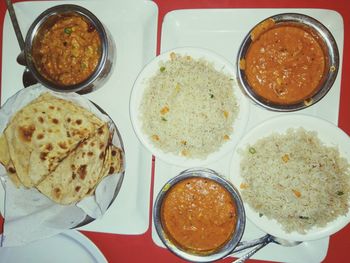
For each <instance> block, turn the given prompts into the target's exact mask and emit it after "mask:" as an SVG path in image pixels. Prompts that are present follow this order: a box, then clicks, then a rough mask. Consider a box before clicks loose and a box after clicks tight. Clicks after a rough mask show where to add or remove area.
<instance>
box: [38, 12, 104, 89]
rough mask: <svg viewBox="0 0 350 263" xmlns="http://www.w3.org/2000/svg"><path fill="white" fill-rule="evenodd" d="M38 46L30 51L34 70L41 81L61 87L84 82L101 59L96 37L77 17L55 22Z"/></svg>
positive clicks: (91, 27)
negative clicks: (38, 74)
mask: <svg viewBox="0 0 350 263" xmlns="http://www.w3.org/2000/svg"><path fill="white" fill-rule="evenodd" d="M38 42H39V43H36V46H35V48H36V49H37V50H33V51H34V54H35V59H34V62H35V66H36V67H37V69H38V71H39V72H40V73H41V74H42V75H43V76H44V77H45V78H47V79H49V80H51V81H53V82H54V83H57V84H59V85H63V86H68V85H74V84H78V83H81V82H83V81H84V80H86V79H87V78H88V77H89V76H90V75H91V74H92V73H93V72H94V70H95V68H96V66H97V64H98V62H99V59H100V57H101V40H100V37H99V33H98V32H97V31H96V28H95V27H94V26H93V25H92V24H90V23H89V22H87V21H86V20H85V19H84V18H82V17H81V16H78V15H72V16H68V17H67V16H64V17H62V18H61V19H59V20H58V21H57V22H56V23H55V24H54V25H53V26H52V27H50V28H49V29H48V30H47V31H46V32H45V33H44V34H43V36H42V38H40V41H38Z"/></svg>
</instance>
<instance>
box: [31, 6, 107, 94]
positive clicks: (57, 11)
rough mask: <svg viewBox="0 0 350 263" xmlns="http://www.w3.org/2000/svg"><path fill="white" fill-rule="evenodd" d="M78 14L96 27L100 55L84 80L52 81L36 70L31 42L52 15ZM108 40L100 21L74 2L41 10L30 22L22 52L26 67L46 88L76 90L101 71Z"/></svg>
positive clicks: (105, 56) (96, 77)
mask: <svg viewBox="0 0 350 263" xmlns="http://www.w3.org/2000/svg"><path fill="white" fill-rule="evenodd" d="M70 14H72V15H78V16H80V17H83V18H84V19H86V20H88V21H89V22H90V23H92V24H93V25H94V27H95V28H96V29H97V31H98V34H99V37H100V40H101V56H100V58H99V62H98V64H97V66H96V68H95V69H94V71H93V72H92V73H91V74H90V76H89V77H88V78H87V79H85V80H84V81H82V82H80V83H77V84H74V85H59V84H57V83H55V82H54V81H51V80H49V79H47V78H45V77H43V76H42V74H41V73H40V72H39V71H38V70H37V68H36V66H35V63H34V59H33V56H32V47H33V43H34V41H35V38H36V36H37V34H38V32H40V30H41V28H42V26H43V25H44V24H45V22H46V21H47V20H48V19H49V18H51V17H54V16H57V17H59V16H61V15H70ZM109 45H110V44H109V41H108V35H107V31H106V29H105V28H104V26H103V24H102V23H101V21H100V20H99V19H98V18H97V17H96V16H95V15H94V14H93V13H92V12H90V11H89V10H88V9H86V8H84V7H82V6H79V5H75V4H62V5H56V6H53V7H50V8H48V9H46V10H45V11H43V12H42V13H41V14H40V15H39V16H38V17H37V18H36V19H35V20H34V21H33V23H32V24H31V26H30V27H29V30H28V32H27V35H26V38H25V47H24V54H25V59H26V64H27V67H28V69H29V70H30V71H31V72H32V74H33V75H34V77H35V78H36V79H37V80H38V82H40V83H41V84H43V85H44V86H46V87H47V88H49V89H51V90H54V91H58V92H77V91H81V90H84V89H85V88H86V87H88V86H89V85H90V84H91V83H92V82H94V81H95V80H97V79H98V78H99V76H100V75H101V74H102V73H103V70H104V66H105V64H106V62H107V59H108V54H107V53H108V50H109Z"/></svg>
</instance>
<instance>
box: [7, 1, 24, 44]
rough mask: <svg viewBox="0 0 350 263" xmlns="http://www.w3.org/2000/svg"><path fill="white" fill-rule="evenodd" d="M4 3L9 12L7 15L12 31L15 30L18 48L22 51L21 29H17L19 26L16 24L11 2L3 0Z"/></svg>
mask: <svg viewBox="0 0 350 263" xmlns="http://www.w3.org/2000/svg"><path fill="white" fill-rule="evenodd" d="M5 2H6V6H7V9H8V11H9V15H10V18H11V22H12V26H13V29H14V30H15V33H16V37H17V40H18V44H19V47H20V48H21V50H24V39H23V35H22V33H21V29H20V27H19V24H18V21H17V18H16V13H15V10H14V8H13V5H12V1H11V0H5Z"/></svg>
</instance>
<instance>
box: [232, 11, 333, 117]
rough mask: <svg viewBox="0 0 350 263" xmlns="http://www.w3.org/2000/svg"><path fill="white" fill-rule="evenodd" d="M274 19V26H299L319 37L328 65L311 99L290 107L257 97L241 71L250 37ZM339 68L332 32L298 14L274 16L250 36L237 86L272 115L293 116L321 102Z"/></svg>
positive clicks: (241, 55)
mask: <svg viewBox="0 0 350 263" xmlns="http://www.w3.org/2000/svg"><path fill="white" fill-rule="evenodd" d="M269 19H272V20H273V21H274V22H275V25H276V26H278V25H282V24H283V23H285V24H288V25H296V26H300V27H302V28H304V29H308V30H309V31H310V32H312V33H313V34H316V35H317V36H318V40H319V42H320V43H319V44H320V46H321V47H322V49H323V52H324V56H325V60H326V65H325V70H324V74H323V78H322V79H321V80H320V82H319V84H318V86H317V88H316V90H315V92H314V93H313V94H311V95H310V97H307V98H304V99H303V100H301V101H298V102H295V103H290V104H279V103H275V102H271V101H269V100H267V99H265V98H263V97H261V96H260V95H258V94H257V93H256V92H255V91H254V90H253V88H252V87H251V86H250V85H249V83H248V80H247V76H246V73H245V69H242V67H241V62H242V60H244V59H245V57H246V54H247V51H248V50H249V47H250V45H251V44H252V42H253V41H252V38H251V33H252V32H253V30H254V29H256V28H257V26H259V25H261V23H263V22H264V21H267V20H269ZM338 68H339V52H338V47H337V43H336V41H335V39H334V37H333V36H332V34H331V32H330V31H329V30H328V29H327V28H326V27H325V26H324V25H323V24H322V23H321V22H319V21H317V20H316V19H314V18H312V17H310V16H307V15H303V14H297V13H283V14H278V15H274V16H271V17H268V18H266V19H264V20H263V21H261V22H259V23H258V24H257V25H256V26H254V28H252V29H251V30H250V31H249V33H248V34H247V35H246V37H245V38H244V40H243V42H242V44H241V46H240V48H239V51H238V56H237V78H238V83H239V84H240V86H241V88H242V90H243V91H244V92H245V93H246V95H247V96H248V97H249V98H250V99H251V100H252V101H253V102H255V103H256V104H258V105H260V106H262V107H264V108H266V109H269V110H273V111H280V112H290V111H296V110H301V109H304V108H306V107H309V106H311V105H313V104H315V103H316V102H318V101H320V100H321V99H322V98H323V97H324V96H325V95H326V94H327V92H328V91H329V90H330V89H331V87H332V85H333V83H334V81H335V79H336V77H337V73H338Z"/></svg>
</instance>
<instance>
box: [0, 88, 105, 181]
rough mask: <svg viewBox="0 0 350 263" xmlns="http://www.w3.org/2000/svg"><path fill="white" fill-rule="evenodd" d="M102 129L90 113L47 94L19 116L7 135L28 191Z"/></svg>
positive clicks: (14, 160)
mask: <svg viewBox="0 0 350 263" xmlns="http://www.w3.org/2000/svg"><path fill="white" fill-rule="evenodd" d="M102 125H103V121H101V120H100V119H99V118H97V117H96V116H95V115H94V114H92V113H91V112H89V111H88V110H87V109H85V108H83V107H80V106H78V105H76V104H74V103H72V102H70V101H67V100H64V99H60V98H58V97H55V96H53V95H51V94H50V93H44V94H43V95H41V96H40V97H39V98H37V99H35V100H33V101H32V102H31V103H29V104H28V105H27V106H25V107H24V108H22V109H21V110H20V111H19V112H17V113H16V114H15V116H14V117H13V118H12V119H11V121H10V123H9V124H8V126H7V128H6V129H5V131H4V134H5V137H6V139H7V142H8V148H9V153H10V157H11V160H12V161H13V164H14V166H15V167H16V172H17V175H18V178H19V179H20V181H21V182H22V183H23V185H24V186H25V187H33V186H36V185H38V184H39V183H40V182H41V181H42V180H43V179H44V178H45V177H46V176H47V175H48V174H49V173H51V172H52V171H54V170H55V169H56V167H57V166H58V164H59V163H60V162H61V161H62V160H63V159H64V158H65V157H66V156H68V154H69V153H70V152H71V151H73V150H74V149H75V148H76V147H77V146H78V144H79V143H80V142H81V141H82V140H85V139H87V138H89V137H91V136H92V134H94V132H95V131H96V130H97V129H98V128H99V127H101V126H102Z"/></svg>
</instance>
